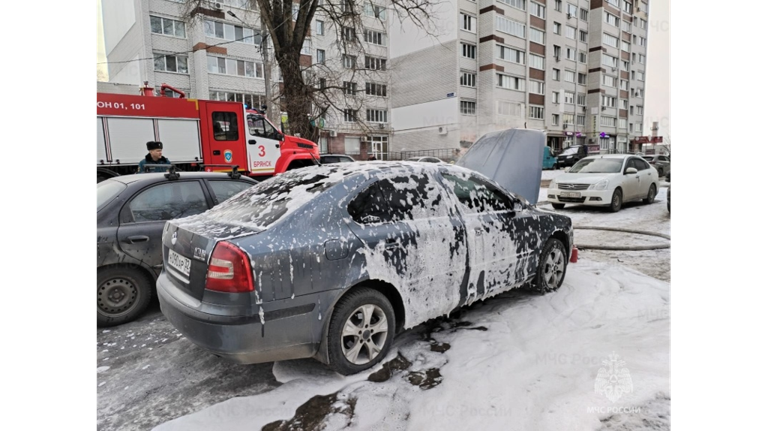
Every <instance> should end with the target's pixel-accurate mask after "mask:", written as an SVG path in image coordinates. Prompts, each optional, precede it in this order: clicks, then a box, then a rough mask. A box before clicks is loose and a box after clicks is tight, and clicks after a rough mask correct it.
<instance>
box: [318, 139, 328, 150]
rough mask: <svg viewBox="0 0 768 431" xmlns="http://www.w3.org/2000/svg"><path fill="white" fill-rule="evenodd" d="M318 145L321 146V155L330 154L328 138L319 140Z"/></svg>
mask: <svg viewBox="0 0 768 431" xmlns="http://www.w3.org/2000/svg"><path fill="white" fill-rule="evenodd" d="M317 143H318V144H320V153H322V154H325V153H327V152H328V138H325V137H323V138H320V139H318V140H317Z"/></svg>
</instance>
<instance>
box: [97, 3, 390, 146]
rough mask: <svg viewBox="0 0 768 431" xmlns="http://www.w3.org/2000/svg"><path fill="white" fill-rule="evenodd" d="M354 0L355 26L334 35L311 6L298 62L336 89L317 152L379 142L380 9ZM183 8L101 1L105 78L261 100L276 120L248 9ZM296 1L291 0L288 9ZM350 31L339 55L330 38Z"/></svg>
mask: <svg viewBox="0 0 768 431" xmlns="http://www.w3.org/2000/svg"><path fill="white" fill-rule="evenodd" d="M321 3H322V2H321ZM360 3H361V4H360V5H356V7H357V8H358V12H359V13H360V19H361V22H362V23H363V27H364V28H363V31H362V34H354V35H351V34H345V33H343V32H342V33H341V34H339V32H337V31H336V29H335V27H334V26H332V25H331V21H330V20H329V19H327V17H324V16H323V13H322V12H318V13H316V15H315V17H314V21H313V22H312V24H311V28H310V32H309V34H308V37H307V39H306V41H305V44H304V48H303V50H302V55H301V64H302V66H303V67H305V68H307V71H306V72H307V73H306V74H305V78H306V79H307V80H312V82H313V83H316V85H318V86H326V85H327V86H329V87H343V88H344V91H338V92H337V93H339V95H338V97H337V100H334V103H333V105H334V108H332V109H330V110H329V111H328V113H327V115H325V117H324V118H322V120H319V121H318V125H322V131H321V133H320V136H319V138H318V143H319V144H320V147H321V151H322V152H338V153H347V154H351V155H356V156H358V157H359V158H367V157H368V154H369V153H373V152H374V151H376V152H377V153H381V152H387V151H388V144H389V139H390V135H391V128H390V127H389V92H388V85H389V78H388V73H387V62H388V59H389V50H388V40H387V35H386V22H387V21H386V20H387V14H386V8H385V7H384V6H383V5H382V6H376V5H375V4H374V3H370V2H369V3H366V4H365V5H363V4H362V2H360ZM382 4H383V1H382ZM185 8H186V6H185V2H184V1H180V0H179V1H177V0H129V1H125V0H102V11H103V13H102V14H103V22H104V35H105V36H104V38H105V48H106V53H107V59H108V62H109V76H110V82H112V83H117V84H131V85H135V86H140V85H142V84H143V83H144V82H145V81H147V82H148V83H149V85H151V86H154V87H155V88H157V89H158V90H159V88H160V85H161V84H163V83H165V84H169V85H171V86H173V87H175V88H178V89H180V90H181V91H183V92H185V93H186V95H187V97H188V98H200V99H210V100H227V101H237V102H242V103H244V104H247V105H249V106H254V107H261V106H263V105H267V104H269V105H270V106H269V108H270V113H271V114H272V115H271V116H270V117H271V119H272V120H273V122H276V123H279V121H281V115H280V113H279V111H280V107H279V105H274V106H273V105H272V104H270V103H269V102H268V97H267V95H268V94H267V93H268V89H269V90H270V91H269V94H277V93H278V91H279V90H280V87H281V85H282V82H281V81H282V80H281V77H280V69H279V67H278V66H277V64H276V62H275V61H274V58H273V54H274V53H273V51H272V50H271V49H266V50H265V51H264V52H262V50H261V29H260V27H261V26H260V17H259V14H258V11H256V10H253V9H250V7H249V2H248V1H247V0H218V1H215V2H214V1H211V2H204V4H203V7H199V8H197V9H196V10H195V14H194V18H193V19H192V20H185V19H184V15H185V11H186V9H185ZM297 9H298V3H294V17H295V16H296V15H295V14H296V13H297ZM352 36H354V38H353V39H354V40H351V41H350V42H352V43H350V44H349V46H347V47H346V48H347V52H346V53H345V54H342V53H341V52H340V50H339V49H338V46H339V40H340V39H341V38H346V37H350V38H352ZM268 45H271V41H269V42H268ZM265 64H266V65H269V66H268V67H265ZM267 83H269V85H268V84H267ZM99 88H102V89H105V90H106V91H111V89H112V88H114V89H115V90H117V87H109V86H105V85H101V86H100V87H99Z"/></svg>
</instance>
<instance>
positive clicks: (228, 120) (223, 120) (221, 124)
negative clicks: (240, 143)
mask: <svg viewBox="0 0 768 431" xmlns="http://www.w3.org/2000/svg"><path fill="white" fill-rule="evenodd" d="M211 119H212V120H213V121H212V122H213V139H215V140H217V141H237V140H238V139H239V136H238V133H237V130H238V127H237V114H235V113H234V112H214V113H213V116H212V118H211Z"/></svg>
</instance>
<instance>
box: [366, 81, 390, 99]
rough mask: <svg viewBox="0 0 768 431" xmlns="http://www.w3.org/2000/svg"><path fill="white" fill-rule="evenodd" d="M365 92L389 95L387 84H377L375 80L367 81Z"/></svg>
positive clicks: (371, 94) (370, 94)
mask: <svg viewBox="0 0 768 431" xmlns="http://www.w3.org/2000/svg"><path fill="white" fill-rule="evenodd" d="M365 94H367V95H369V96H381V97H387V86H386V85H384V84H377V83H375V82H366V83H365Z"/></svg>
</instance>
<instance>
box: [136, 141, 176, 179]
mask: <svg viewBox="0 0 768 431" xmlns="http://www.w3.org/2000/svg"><path fill="white" fill-rule="evenodd" d="M147 151H149V153H147V155H146V156H145V157H144V160H142V161H140V162H139V173H140V174H141V173H144V165H169V166H170V164H171V161H170V160H168V159H167V158H165V157H164V156H163V143H162V142H160V141H149V142H147ZM148 169H149V172H165V171H167V170H168V169H167V168H165V167H161V166H151V167H149V168H148Z"/></svg>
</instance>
